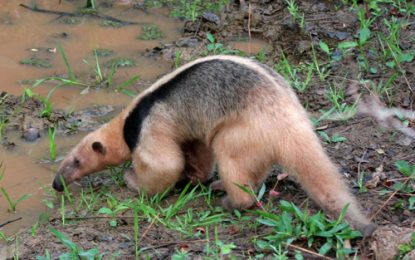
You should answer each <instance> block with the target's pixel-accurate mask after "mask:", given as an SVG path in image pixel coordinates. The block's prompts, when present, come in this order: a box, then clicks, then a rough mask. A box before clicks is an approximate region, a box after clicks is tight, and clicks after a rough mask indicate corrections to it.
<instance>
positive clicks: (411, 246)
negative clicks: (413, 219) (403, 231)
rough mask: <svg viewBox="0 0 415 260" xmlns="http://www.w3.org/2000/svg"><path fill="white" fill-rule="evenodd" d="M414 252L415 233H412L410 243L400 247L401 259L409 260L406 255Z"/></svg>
mask: <svg viewBox="0 0 415 260" xmlns="http://www.w3.org/2000/svg"><path fill="white" fill-rule="evenodd" d="M413 250H415V232H412V234H411V241H410V242H409V243H406V244H403V245H400V246H399V259H404V260H409V257H408V256H405V255H406V254H408V253H409V252H411V251H413Z"/></svg>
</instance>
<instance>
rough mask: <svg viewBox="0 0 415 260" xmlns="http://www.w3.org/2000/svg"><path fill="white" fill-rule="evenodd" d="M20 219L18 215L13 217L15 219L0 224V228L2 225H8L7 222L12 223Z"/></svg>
mask: <svg viewBox="0 0 415 260" xmlns="http://www.w3.org/2000/svg"><path fill="white" fill-rule="evenodd" d="M21 219H22V217H18V218H15V219H12V220H9V221H6V222H4V223H3V224H0V228H2V227H4V226H6V225H8V224H11V223H13V222H16V221H19V220H21Z"/></svg>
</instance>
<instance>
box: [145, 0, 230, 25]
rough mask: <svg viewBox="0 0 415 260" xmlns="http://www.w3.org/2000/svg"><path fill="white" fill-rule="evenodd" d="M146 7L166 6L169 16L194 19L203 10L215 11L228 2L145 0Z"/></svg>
mask: <svg viewBox="0 0 415 260" xmlns="http://www.w3.org/2000/svg"><path fill="white" fill-rule="evenodd" d="M144 3H145V5H146V6H148V7H162V6H167V7H169V9H170V16H172V17H175V18H182V19H188V20H191V21H195V20H196V19H197V18H199V17H200V16H201V15H202V13H203V12H212V13H216V12H219V11H220V10H223V8H224V7H225V6H226V5H227V4H229V3H230V1H229V0H218V1H202V0H145V1H144Z"/></svg>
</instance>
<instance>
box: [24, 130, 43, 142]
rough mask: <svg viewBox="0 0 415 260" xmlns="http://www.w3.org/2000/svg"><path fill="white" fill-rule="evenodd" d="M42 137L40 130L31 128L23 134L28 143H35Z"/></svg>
mask: <svg viewBox="0 0 415 260" xmlns="http://www.w3.org/2000/svg"><path fill="white" fill-rule="evenodd" d="M39 137H40V133H39V129H37V128H34V127H30V128H28V129H27V130H26V131H25V132H24V133H23V138H24V139H25V140H26V141H27V142H34V141H36V140H37V139H38V138H39Z"/></svg>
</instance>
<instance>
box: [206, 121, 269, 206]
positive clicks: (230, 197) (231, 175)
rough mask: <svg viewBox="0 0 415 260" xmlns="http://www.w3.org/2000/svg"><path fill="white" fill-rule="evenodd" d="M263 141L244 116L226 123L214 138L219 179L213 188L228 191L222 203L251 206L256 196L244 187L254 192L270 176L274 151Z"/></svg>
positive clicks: (225, 204) (224, 204)
mask: <svg viewBox="0 0 415 260" xmlns="http://www.w3.org/2000/svg"><path fill="white" fill-rule="evenodd" d="M260 140H261V137H260V136H258V135H256V131H255V129H253V128H252V127H250V126H249V125H247V124H244V123H243V121H242V119H241V120H240V122H237V123H231V124H229V125H226V124H225V125H224V126H223V127H222V128H221V130H220V131H219V132H218V134H217V135H216V136H215V138H214V140H213V150H214V153H215V156H216V160H217V163H218V168H219V177H220V182H215V183H213V184H212V188H215V189H222V188H223V189H224V190H225V191H226V193H227V196H226V197H225V198H224V200H223V206H224V207H225V208H226V209H228V210H230V209H246V208H249V207H251V206H252V205H253V203H254V202H255V198H254V197H253V196H251V195H250V194H249V193H247V192H246V191H244V190H243V188H241V186H243V187H245V188H247V189H248V190H251V191H254V192H255V191H256V189H257V188H258V186H259V185H260V184H261V183H262V181H263V180H264V179H265V177H266V176H267V171H268V169H269V167H270V165H271V163H270V159H271V158H270V155H271V153H270V152H269V149H268V148H267V147H264V145H263V144H261V142H260Z"/></svg>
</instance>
